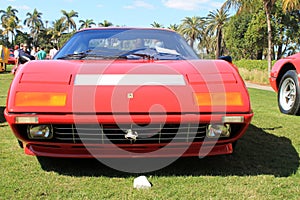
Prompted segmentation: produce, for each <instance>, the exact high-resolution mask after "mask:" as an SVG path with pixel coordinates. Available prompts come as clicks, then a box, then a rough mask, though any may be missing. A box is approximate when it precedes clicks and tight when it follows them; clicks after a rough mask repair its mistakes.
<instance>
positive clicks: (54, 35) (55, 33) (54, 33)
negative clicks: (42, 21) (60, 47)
mask: <svg viewBox="0 0 300 200" xmlns="http://www.w3.org/2000/svg"><path fill="white" fill-rule="evenodd" d="M64 21H65V19H64V18H63V17H62V18H60V19H58V20H55V21H54V22H53V27H52V28H50V29H49V30H48V32H47V35H51V40H53V41H54V43H55V44H58V42H59V39H60V37H61V35H62V34H63V32H65V31H66V30H67V26H66V25H65V24H64Z"/></svg>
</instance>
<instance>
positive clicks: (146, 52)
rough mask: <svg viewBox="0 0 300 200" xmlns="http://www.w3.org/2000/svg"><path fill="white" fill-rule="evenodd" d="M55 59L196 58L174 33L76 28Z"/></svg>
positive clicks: (155, 30) (182, 40)
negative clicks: (80, 29)
mask: <svg viewBox="0 0 300 200" xmlns="http://www.w3.org/2000/svg"><path fill="white" fill-rule="evenodd" d="M54 59H68V60H70V59H156V60H191V59H198V57H197V55H196V54H195V52H194V51H193V50H192V49H191V47H190V46H189V45H188V44H187V43H186V41H185V40H184V39H183V38H182V37H181V36H180V35H179V34H177V33H175V32H172V31H168V30H161V29H129V28H127V29H126V28H116V29H113V28H111V29H89V30H84V31H79V32H77V33H76V34H74V36H73V37H72V38H71V39H70V40H69V41H68V42H67V43H66V44H65V45H64V46H63V48H62V49H61V50H60V51H59V52H58V53H57V54H56V56H55V57H54Z"/></svg>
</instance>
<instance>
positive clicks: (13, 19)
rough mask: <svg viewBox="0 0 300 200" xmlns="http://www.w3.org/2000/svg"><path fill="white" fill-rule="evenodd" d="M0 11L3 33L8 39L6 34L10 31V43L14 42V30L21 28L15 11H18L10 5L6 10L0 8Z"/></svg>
mask: <svg viewBox="0 0 300 200" xmlns="http://www.w3.org/2000/svg"><path fill="white" fill-rule="evenodd" d="M0 13H2V15H1V24H2V27H3V28H4V31H3V34H6V35H7V39H8V38H9V37H8V35H9V33H11V35H12V37H11V43H12V44H14V36H15V31H16V30H17V29H18V28H21V26H19V25H18V24H19V22H20V21H19V19H18V17H17V15H16V13H18V10H16V9H14V8H12V7H11V6H8V7H7V9H6V10H0Z"/></svg>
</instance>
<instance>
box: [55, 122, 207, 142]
mask: <svg viewBox="0 0 300 200" xmlns="http://www.w3.org/2000/svg"><path fill="white" fill-rule="evenodd" d="M206 126H207V125H206V124H200V125H199V124H151V125H149V124H140V125H116V124H106V125H101V124H88V125H87V124H79V125H78V124H76V125H75V124H71V125H56V124H54V125H53V132H54V138H53V139H54V140H55V141H56V142H64V143H93V144H109V143H114V144H130V143H134V144H166V143H169V142H171V141H173V142H193V141H194V142H197V141H203V139H204V138H205V135H206ZM129 131H130V132H132V133H134V134H135V135H137V138H136V140H134V139H126V138H125V135H126V134H127V133H128V132H129Z"/></svg>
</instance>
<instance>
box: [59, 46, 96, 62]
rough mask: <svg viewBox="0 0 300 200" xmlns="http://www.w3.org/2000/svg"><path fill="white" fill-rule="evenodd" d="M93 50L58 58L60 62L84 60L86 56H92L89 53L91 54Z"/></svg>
mask: <svg viewBox="0 0 300 200" xmlns="http://www.w3.org/2000/svg"><path fill="white" fill-rule="evenodd" d="M91 51H92V50H90V49H89V50H86V51H82V52H75V53H71V54H67V55H64V56H61V57H58V58H57V59H58V60H64V59H83V58H85V57H86V56H88V55H90V54H89V52H91Z"/></svg>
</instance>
